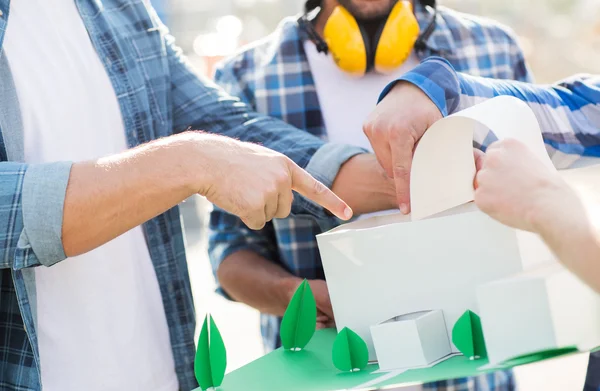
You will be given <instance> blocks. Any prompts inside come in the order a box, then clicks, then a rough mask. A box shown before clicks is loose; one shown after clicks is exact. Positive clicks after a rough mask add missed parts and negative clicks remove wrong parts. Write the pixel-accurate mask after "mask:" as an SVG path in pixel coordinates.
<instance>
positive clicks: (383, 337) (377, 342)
mask: <svg viewBox="0 0 600 391" xmlns="http://www.w3.org/2000/svg"><path fill="white" fill-rule="evenodd" d="M371 336H372V337H373V345H374V347H375V350H376V351H377V359H378V361H379V369H381V370H383V371H389V370H393V369H399V368H412V367H419V366H427V365H429V364H431V363H433V362H434V361H437V360H439V359H441V358H442V357H445V356H447V355H449V354H450V353H451V352H452V350H451V349H450V340H449V339H448V333H447V332H446V324H445V322H444V315H443V313H442V311H439V310H434V311H421V312H415V313H412V314H407V315H402V316H397V317H394V318H392V319H389V320H386V321H385V322H383V323H380V324H378V325H375V326H371Z"/></svg>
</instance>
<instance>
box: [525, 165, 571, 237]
mask: <svg viewBox="0 0 600 391" xmlns="http://www.w3.org/2000/svg"><path fill="white" fill-rule="evenodd" d="M532 199H534V200H535V202H534V203H533V205H532V207H531V209H530V211H529V213H528V216H527V219H528V221H529V225H530V226H531V227H532V229H533V231H534V232H536V233H538V234H539V235H541V236H542V237H544V236H546V235H552V234H553V232H554V230H555V229H561V228H560V227H564V226H565V224H566V223H567V222H569V221H570V220H571V219H572V218H575V216H572V215H571V213H570V208H569V206H570V205H575V204H577V203H578V202H579V200H578V197H577V194H576V193H575V191H574V190H573V189H571V188H570V187H569V186H568V185H567V184H566V183H565V182H564V181H563V180H562V178H558V176H557V180H556V181H554V182H552V183H548V184H546V186H544V188H543V189H542V190H541V191H539V192H537V193H536V194H534V195H532ZM557 222H558V223H557ZM559 226H560V227H559Z"/></svg>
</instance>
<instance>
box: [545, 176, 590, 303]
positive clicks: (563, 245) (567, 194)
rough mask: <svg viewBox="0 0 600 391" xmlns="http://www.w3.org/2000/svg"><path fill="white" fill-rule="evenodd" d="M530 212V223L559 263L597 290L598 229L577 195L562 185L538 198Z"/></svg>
mask: <svg viewBox="0 0 600 391" xmlns="http://www.w3.org/2000/svg"><path fill="white" fill-rule="evenodd" d="M565 186H566V185H565ZM542 203H543V204H542ZM534 213H535V216H534V217H533V221H534V226H535V227H536V229H537V231H538V233H539V234H540V236H541V237H542V238H543V239H544V241H545V242H546V244H547V245H548V247H550V249H551V250H552V251H553V252H554V253H555V254H556V256H557V257H558V259H559V260H560V262H561V263H563V264H564V265H565V267H567V268H568V269H569V270H571V271H572V272H573V273H574V274H575V275H577V276H578V277H579V278H580V279H581V280H582V281H584V282H585V283H586V284H588V285H589V286H590V287H592V288H593V289H594V290H595V291H597V292H599V293H600V230H598V226H597V225H596V224H594V223H593V222H592V221H591V220H590V217H589V214H588V212H587V210H586V208H585V207H584V204H583V203H582V202H581V200H580V199H579V197H578V196H577V194H576V193H575V192H574V191H573V190H571V189H570V188H568V187H565V188H564V190H562V191H560V193H557V194H556V195H555V196H554V197H551V198H546V199H540V207H539V208H538V209H537V210H536V211H535V212H534Z"/></svg>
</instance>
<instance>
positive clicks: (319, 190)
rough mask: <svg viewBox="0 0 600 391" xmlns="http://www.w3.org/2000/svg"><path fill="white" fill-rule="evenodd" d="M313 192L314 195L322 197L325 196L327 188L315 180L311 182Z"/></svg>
mask: <svg viewBox="0 0 600 391" xmlns="http://www.w3.org/2000/svg"><path fill="white" fill-rule="evenodd" d="M313 191H314V192H315V194H318V195H322V194H325V192H327V187H326V186H325V185H324V184H322V183H321V182H319V181H317V180H315V181H314V182H313Z"/></svg>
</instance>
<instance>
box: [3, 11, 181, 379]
mask: <svg viewBox="0 0 600 391" xmlns="http://www.w3.org/2000/svg"><path fill="white" fill-rule="evenodd" d="M4 50H5V52H6V55H7V58H8V61H9V63H10V66H11V70H12V73H13V76H14V80H15V86H16V89H17V95H18V98H19V101H20V106H21V111H22V116H23V126H24V144H25V151H24V152H25V160H26V162H29V163H43V162H52V161H59V160H73V161H81V160H88V159H93V158H97V157H100V156H105V155H109V154H114V153H118V152H121V151H123V150H125V149H126V148H127V144H126V139H125V131H124V125H123V120H122V117H121V113H120V109H119V104H118V101H117V97H116V95H115V92H114V90H113V88H112V85H111V83H110V79H109V78H108V75H107V73H106V71H105V69H104V67H103V65H102V63H101V62H100V58H99V56H98V54H97V53H96V51H95V49H94V47H93V45H92V43H91V41H90V38H89V36H88V33H87V31H86V29H85V26H84V24H83V21H82V20H81V18H80V16H79V13H78V11H77V8H76V6H75V1H74V0H52V1H48V0H21V1H13V2H12V3H11V9H10V23H9V24H8V29H7V32H6V37H5V40H4ZM89 223H90V224H94V222H93V221H90V222H89ZM35 278H36V288H37V310H38V324H37V330H38V338H39V349H40V355H41V359H40V365H41V374H42V385H43V388H44V391H81V390H86V391H111V390H114V391H117V390H118V391H121V390H144V391H150V390H156V391H174V390H177V389H178V381H177V377H176V374H175V365H174V361H173V353H172V350H171V344H170V339H169V330H168V326H167V321H166V316H165V312H164V307H163V305H162V300H161V295H160V290H159V285H158V280H157V278H156V274H155V271H154V268H153V266H152V261H151V259H150V254H149V252H148V248H147V245H146V241H145V239H144V235H143V232H142V230H141V228H140V227H137V228H135V229H133V230H131V231H129V232H127V233H125V234H123V235H121V236H120V237H118V238H116V239H114V240H112V241H111V242H109V243H107V244H105V245H104V246H101V247H99V248H97V249H95V250H93V251H91V252H89V253H87V254H84V255H81V256H78V257H73V258H69V259H67V260H65V261H63V262H60V263H58V264H57V265H55V266H53V267H51V268H45V267H39V268H37V269H36V271H35Z"/></svg>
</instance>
